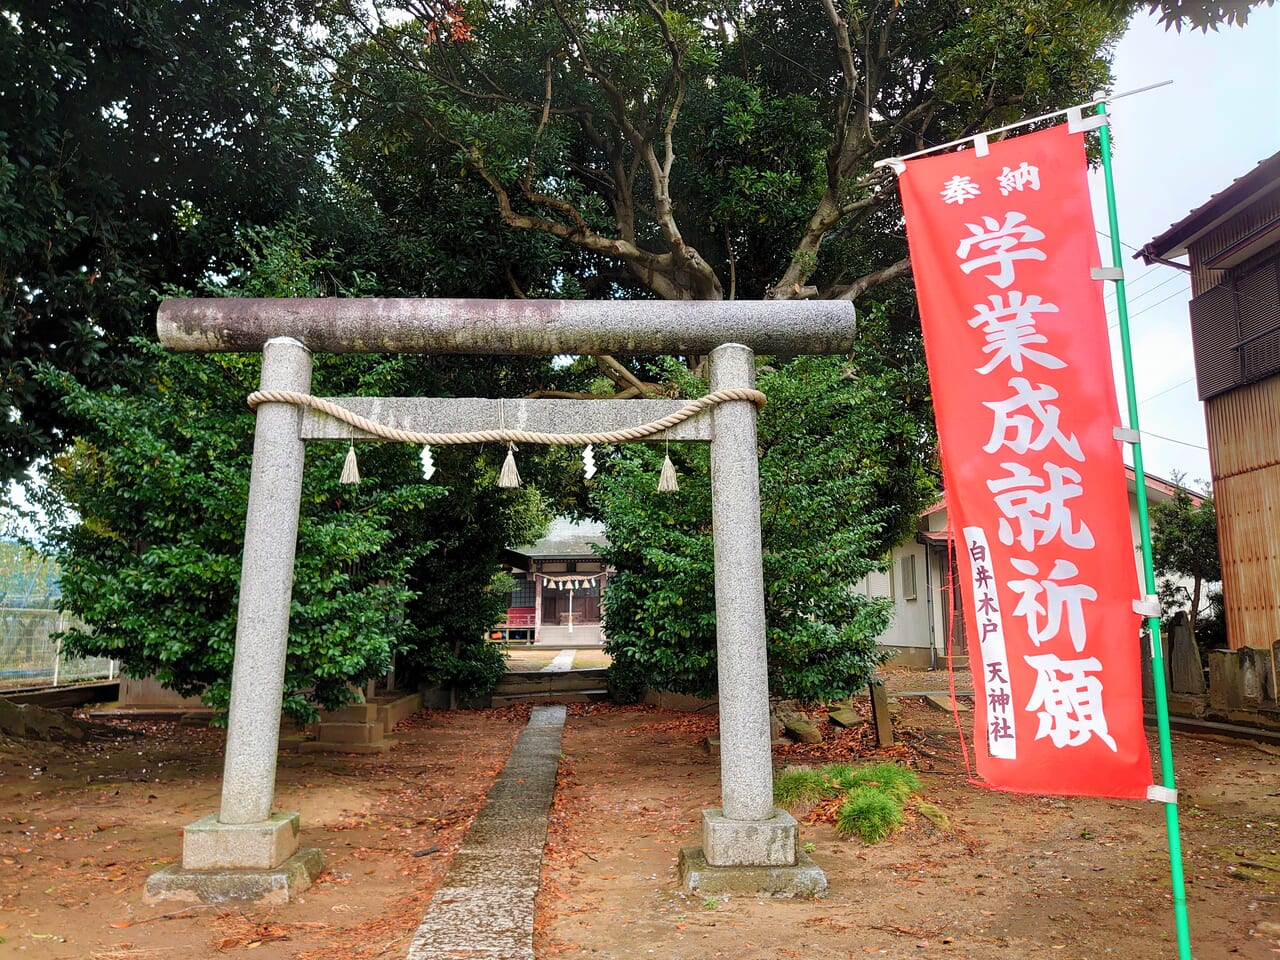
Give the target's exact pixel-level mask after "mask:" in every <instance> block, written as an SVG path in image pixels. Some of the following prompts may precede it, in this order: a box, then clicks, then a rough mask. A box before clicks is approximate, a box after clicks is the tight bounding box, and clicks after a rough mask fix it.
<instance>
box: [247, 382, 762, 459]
mask: <svg viewBox="0 0 1280 960" xmlns="http://www.w3.org/2000/svg"><path fill="white" fill-rule="evenodd" d="M766 399H767V398H766V397H765V395H764V394H763V393H761V392H760V391H759V390H750V389H747V388H745V387H731V388H729V389H726V390H715V391H713V392H711V393H708V394H707V395H706V396H702V397H698V398H697V399H695V400H690V401H689V402H688V403H686V404H685V405H684V406H683V407H681V408H680V409H679V410H677V411H676V412H675V413H670V414H668V415H667V416H665V417H662V418H661V419H659V420H654V421H652V422H650V423H646V424H642V425H640V426H638V427H624V428H623V429H621V430H611V431H609V432H608V433H531V432H529V431H526V430H507V429H501V430H473V431H470V432H467V433H417V432H415V431H413V430H398V429H396V428H394V427H388V426H384V425H383V424H380V423H375V422H374V421H373V420H370V419H368V418H367V417H362V416H360V415H359V414H358V413H352V412H351V411H350V410H347V409H345V408H343V407H340V406H338V405H337V404H336V403H332V402H330V401H328V400H325V399H324V398H323V397H314V396H312V395H311V394H308V393H298V392H297V391H294V390H257V391H254V392H253V393H251V394H249V397H248V403H249V408H250V409H256V408H257V406H258V405H259V404H261V403H291V404H293V405H294V406H298V407H310V408H311V409H312V410H317V411H319V412H320V413H323V414H325V415H326V416H330V417H333V418H334V419H335V420H341V421H342V422H343V423H346V424H349V425H350V426H352V427H354V428H355V429H356V430H360V431H362V432H364V433H368V434H372V435H373V436H375V437H378V438H380V439H382V440H391V441H394V442H398V443H421V444H431V445H445V444H458V443H541V444H550V445H553V446H566V447H577V446H584V445H586V444H589V443H627V442H629V441H633V440H641V439H643V438H644V437H650V436H653V435H654V434H656V433H662V432H663V431H664V430H670V429H671V428H672V427H674V426H676V424H679V423H683V422H684V421H685V420H688V419H690V418H691V417H696V416H697V415H698V414H699V413H701V412H702V411H703V410H707V409H710V408H711V407H714V406H716V405H718V404H721V403H726V402H728V401H730V400H749V401H750V402H751V403H754V404H755V405H756V407H757V408H761V409H762V408H763V407H764V405H765V402H766ZM588 402H589V401H588Z"/></svg>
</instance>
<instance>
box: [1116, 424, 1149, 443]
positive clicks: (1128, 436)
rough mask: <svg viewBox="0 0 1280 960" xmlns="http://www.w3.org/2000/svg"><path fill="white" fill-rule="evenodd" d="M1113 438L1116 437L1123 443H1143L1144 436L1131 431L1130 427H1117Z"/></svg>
mask: <svg viewBox="0 0 1280 960" xmlns="http://www.w3.org/2000/svg"><path fill="white" fill-rule="evenodd" d="M1111 436H1113V437H1115V438H1116V439H1117V440H1119V441H1120V442H1121V443H1141V442H1142V434H1141V433H1139V432H1138V431H1137V430H1130V429H1129V428H1128V427H1116V428H1115V429H1114V430H1112V431H1111Z"/></svg>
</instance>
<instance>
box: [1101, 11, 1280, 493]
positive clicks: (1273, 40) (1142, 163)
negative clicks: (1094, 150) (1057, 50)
mask: <svg viewBox="0 0 1280 960" xmlns="http://www.w3.org/2000/svg"><path fill="white" fill-rule="evenodd" d="M1114 72H1115V87H1114V91H1115V92H1116V93H1121V92H1123V91H1126V90H1131V89H1136V88H1138V87H1144V86H1147V85H1149V84H1152V83H1159V82H1160V81H1163V80H1172V81H1173V83H1172V84H1171V85H1169V86H1166V87H1161V88H1160V89H1158V90H1152V91H1150V92H1147V93H1141V94H1138V95H1137V96H1133V97H1127V98H1124V99H1121V100H1117V101H1115V103H1113V104H1111V106H1110V109H1109V112H1110V114H1111V117H1112V123H1111V133H1112V138H1113V144H1114V151H1115V153H1114V167H1115V177H1116V206H1117V209H1118V211H1119V215H1120V240H1121V242H1122V243H1124V244H1125V245H1126V246H1125V248H1124V252H1125V263H1124V267H1125V286H1126V287H1127V290H1128V301H1129V316H1130V325H1131V330H1132V338H1133V350H1134V358H1135V367H1136V371H1135V376H1134V380H1135V384H1136V387H1137V395H1138V400H1139V407H1138V415H1139V421H1140V426H1141V428H1142V432H1143V445H1142V449H1143V459H1144V462H1145V465H1146V468H1147V471H1148V472H1149V473H1153V474H1157V475H1159V476H1163V477H1168V476H1169V475H1170V474H1171V473H1173V472H1174V471H1179V472H1181V473H1184V474H1186V477H1187V479H1188V481H1190V482H1192V483H1194V482H1195V481H1198V480H1204V481H1208V479H1209V477H1210V471H1209V454H1208V451H1207V450H1206V449H1205V433H1204V407H1203V405H1202V404H1201V403H1200V402H1199V400H1198V399H1197V398H1196V385H1195V368H1194V365H1193V362H1192V355H1191V327H1190V321H1189V319H1188V314H1187V301H1188V300H1189V299H1190V296H1191V283H1190V278H1189V277H1188V276H1187V274H1186V273H1183V272H1180V271H1178V270H1175V269H1173V268H1171V267H1164V266H1158V265H1157V266H1153V267H1147V266H1145V265H1144V264H1143V263H1142V261H1141V260H1133V259H1131V254H1133V253H1134V252H1135V250H1136V249H1137V248H1139V247H1142V246H1143V245H1144V244H1146V243H1147V242H1148V241H1150V240H1151V239H1152V238H1154V237H1156V236H1158V235H1159V234H1161V233H1163V232H1164V231H1165V230H1166V229H1167V228H1168V227H1169V226H1170V225H1171V224H1173V223H1176V222H1177V221H1179V220H1181V219H1182V218H1183V217H1184V216H1186V215H1187V213H1189V212H1190V211H1191V210H1193V209H1194V208H1196V207H1198V206H1200V205H1201V204H1202V203H1204V202H1205V201H1206V200H1208V199H1209V197H1210V196H1212V195H1213V194H1215V193H1217V192H1219V191H1220V190H1222V189H1223V188H1224V187H1226V186H1228V185H1229V184H1230V183H1231V181H1233V180H1235V179H1236V178H1238V177H1241V176H1243V175H1244V174H1246V173H1248V172H1249V171H1250V170H1252V169H1253V167H1254V166H1255V165H1256V164H1257V163H1258V161H1260V160H1263V159H1265V158H1267V157H1269V156H1271V155H1272V154H1274V153H1276V152H1277V151H1280V7H1270V8H1263V9H1259V10H1255V11H1254V12H1253V13H1252V15H1251V16H1250V18H1249V23H1248V24H1247V25H1246V26H1244V27H1231V28H1225V27H1224V28H1222V29H1221V30H1219V31H1218V32H1217V33H1209V34H1207V35H1205V34H1201V33H1190V32H1187V31H1183V32H1182V33H1181V34H1179V33H1175V32H1166V31H1165V30H1164V28H1163V27H1160V26H1158V25H1157V23H1156V17H1155V16H1142V15H1140V16H1138V17H1137V18H1136V19H1135V20H1134V21H1133V23H1132V24H1131V25H1130V27H1129V31H1128V33H1126V34H1125V37H1124V39H1123V40H1122V41H1121V42H1120V44H1119V46H1118V47H1117V48H1116V55H1115V66H1114ZM1092 184H1093V188H1094V191H1093V192H1094V201H1095V202H1094V208H1095V214H1094V216H1095V220H1096V222H1097V226H1098V229H1099V231H1101V232H1102V233H1106V232H1107V219H1106V206H1105V204H1106V200H1105V196H1104V193H1103V184H1102V175H1101V172H1099V173H1098V174H1096V175H1095V176H1093V177H1092ZM1099 240H1100V242H1101V243H1102V246H1103V263H1106V264H1109V263H1110V259H1109V258H1110V248H1109V243H1110V241H1109V240H1107V239H1104V238H1103V237H1099ZM1184 259H1185V258H1184ZM1107 286H1108V290H1109V291H1110V289H1111V287H1112V286H1113V285H1111V284H1108V285H1107ZM1107 303H1108V312H1109V314H1110V322H1111V323H1112V324H1113V325H1114V324H1115V323H1116V322H1117V319H1116V314H1115V308H1114V305H1113V304H1114V299H1113V295H1112V294H1111V293H1110V292H1108V294H1107ZM1117 332H1118V331H1117V330H1116V329H1114V327H1113V330H1112V351H1113V353H1114V359H1115V363H1116V368H1117V376H1118V377H1119V376H1120V375H1121V374H1120V373H1119V368H1120V345H1119V342H1118V337H1117V336H1116V334H1117ZM1118 382H1119V381H1118ZM1120 389H1121V390H1123V386H1121V387H1120ZM1120 406H1121V411H1122V412H1123V411H1124V409H1125V402H1124V395H1123V393H1121V401H1120ZM1163 438H1167V439H1163ZM1175 441H1176V442H1175Z"/></svg>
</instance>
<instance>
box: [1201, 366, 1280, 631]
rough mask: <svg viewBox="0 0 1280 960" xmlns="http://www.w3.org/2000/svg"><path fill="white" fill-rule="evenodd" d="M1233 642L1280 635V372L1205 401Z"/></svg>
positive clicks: (1225, 588)
mask: <svg viewBox="0 0 1280 960" xmlns="http://www.w3.org/2000/svg"><path fill="white" fill-rule="evenodd" d="M1205 419H1206V423H1207V426H1208V433H1209V438H1210V440H1209V445H1210V451H1209V458H1210V463H1211V465H1212V470H1213V491H1214V504H1215V506H1216V508H1217V512H1218V542H1219V545H1220V548H1221V555H1222V586H1223V599H1224V601H1225V604H1226V614H1227V633H1228V636H1229V637H1230V641H1231V646H1232V647H1243V646H1250V647H1270V646H1271V644H1272V643H1274V642H1275V641H1276V640H1280V377H1271V378H1269V379H1267V380H1264V381H1262V382H1261V383H1255V384H1251V385H1249V386H1247V387H1241V388H1239V389H1236V390H1232V391H1231V392H1230V393H1225V394H1222V395H1221V396H1218V397H1214V398H1213V399H1211V400H1209V401H1207V402H1206V403H1205Z"/></svg>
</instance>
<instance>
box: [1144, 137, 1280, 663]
mask: <svg viewBox="0 0 1280 960" xmlns="http://www.w3.org/2000/svg"><path fill="white" fill-rule="evenodd" d="M1141 255H1142V256H1144V257H1145V258H1146V259H1147V260H1148V262H1153V261H1154V262H1162V263H1169V262H1170V261H1171V259H1172V258H1174V257H1184V256H1185V257H1186V258H1187V261H1188V262H1187V264H1185V265H1184V264H1181V263H1175V264H1173V265H1174V266H1179V267H1181V268H1183V269H1188V270H1189V271H1190V273H1191V293H1192V300H1191V340H1192V346H1193V349H1194V351H1195V365H1196V384H1197V386H1198V388H1199V396H1200V399H1201V400H1202V401H1204V409H1205V425H1206V429H1207V433H1208V438H1209V463H1210V469H1211V473H1212V478H1213V492H1214V504H1215V506H1216V508H1217V514H1218V543H1219V552H1220V554H1221V559H1222V592H1223V602H1224V606H1225V611H1226V620H1227V635H1228V639H1229V642H1230V645H1231V647H1232V648H1233V649H1236V648H1240V647H1246V646H1248V647H1264V648H1268V649H1270V647H1271V645H1272V644H1273V643H1274V642H1275V641H1276V640H1277V639H1280V153H1277V154H1276V155H1274V156H1272V157H1270V158H1268V159H1266V160H1263V161H1262V162H1261V163H1259V164H1258V165H1257V166H1256V167H1255V168H1254V169H1253V170H1252V171H1250V172H1249V173H1247V174H1245V175H1244V176H1243V177H1240V178H1239V179H1238V180H1236V181H1235V182H1233V183H1232V184H1231V185H1230V186H1228V187H1227V188H1226V189H1224V190H1222V191H1221V192H1219V193H1216V194H1214V195H1213V196H1212V197H1210V198H1209V200H1208V201H1206V202H1205V203H1204V204H1203V205H1201V206H1199V207H1197V208H1196V209H1195V210H1192V211H1191V213H1189V214H1188V215H1187V216H1186V217H1184V218H1183V219H1182V220H1180V221H1178V222H1177V223H1175V224H1174V225H1173V226H1171V227H1170V228H1169V229H1168V230H1166V231H1165V232H1164V233H1162V234H1161V235H1160V236H1158V237H1156V238H1155V239H1154V240H1152V241H1151V242H1150V243H1149V244H1147V245H1146V246H1145V247H1144V248H1143V250H1142V254H1141Z"/></svg>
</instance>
